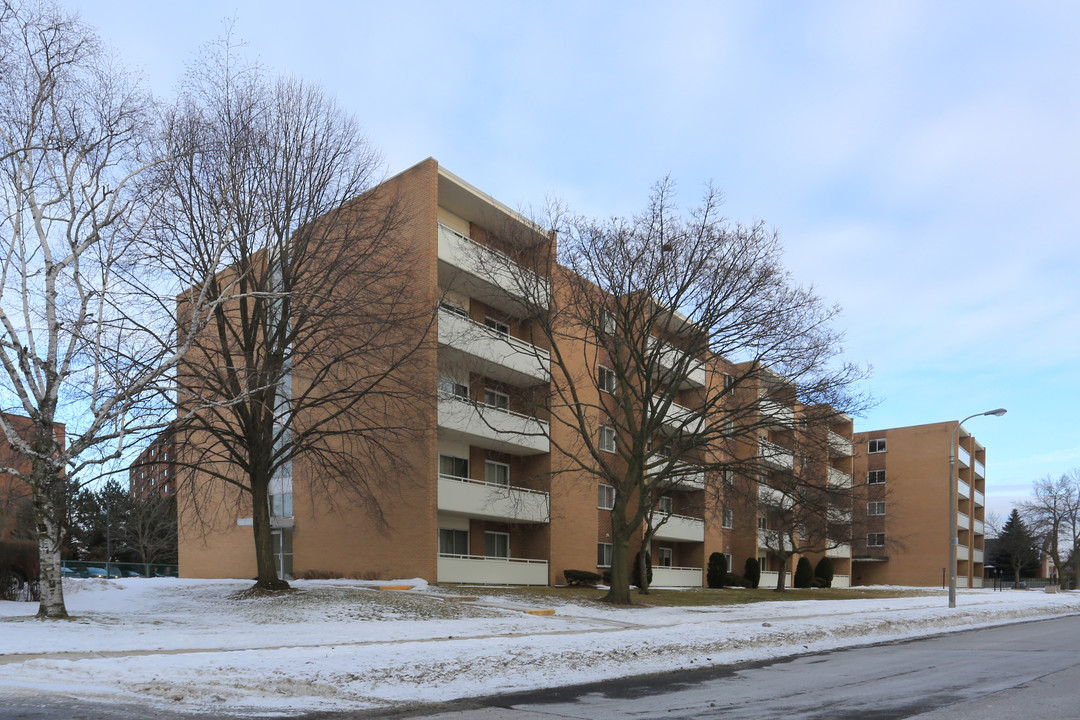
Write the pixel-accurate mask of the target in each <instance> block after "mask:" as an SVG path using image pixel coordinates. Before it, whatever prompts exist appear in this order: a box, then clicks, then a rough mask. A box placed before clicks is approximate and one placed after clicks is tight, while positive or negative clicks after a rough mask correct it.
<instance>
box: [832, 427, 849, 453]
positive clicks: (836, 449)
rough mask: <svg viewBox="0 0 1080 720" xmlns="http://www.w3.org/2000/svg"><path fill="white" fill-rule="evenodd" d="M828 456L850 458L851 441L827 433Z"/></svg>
mask: <svg viewBox="0 0 1080 720" xmlns="http://www.w3.org/2000/svg"><path fill="white" fill-rule="evenodd" d="M829 454H830V455H838V456H840V457H851V456H852V454H853V449H852V447H851V441H850V440H848V439H847V438H845V437H844V436H842V435H840V434H838V433H835V432H833V431H832V430H830V431H829Z"/></svg>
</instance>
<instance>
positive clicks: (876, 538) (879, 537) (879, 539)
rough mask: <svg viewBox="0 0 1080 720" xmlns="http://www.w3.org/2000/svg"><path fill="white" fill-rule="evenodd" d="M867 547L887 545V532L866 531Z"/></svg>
mask: <svg viewBox="0 0 1080 720" xmlns="http://www.w3.org/2000/svg"><path fill="white" fill-rule="evenodd" d="M866 547H885V533H866Z"/></svg>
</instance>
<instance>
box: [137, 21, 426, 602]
mask: <svg viewBox="0 0 1080 720" xmlns="http://www.w3.org/2000/svg"><path fill="white" fill-rule="evenodd" d="M167 125H168V132H167V135H166V136H165V138H164V139H163V143H164V144H165V148H164V150H163V151H162V153H163V154H165V155H168V156H171V157H175V158H178V160H177V161H176V162H173V163H170V164H168V165H166V166H162V167H161V169H160V171H159V172H158V173H156V174H155V176H154V178H153V181H154V182H155V183H156V184H158V185H160V186H161V187H163V188H166V189H167V197H166V200H165V202H163V203H162V204H161V205H160V206H159V207H158V209H157V213H156V214H155V217H154V224H153V230H154V232H155V234H156V236H157V238H158V248H159V253H160V255H161V257H162V264H163V267H165V268H166V269H167V271H168V272H170V273H172V274H173V276H174V277H176V278H179V279H180V280H181V281H182V282H183V283H188V284H190V285H191V287H192V290H191V291H190V292H183V293H181V295H180V297H179V301H178V307H179V317H178V319H177V322H178V324H179V326H180V327H181V328H183V327H184V326H185V323H186V321H187V307H188V306H189V305H190V304H191V303H193V302H198V301H199V299H198V298H196V297H193V294H194V293H198V292H202V290H201V288H202V287H203V285H205V288H206V293H207V295H208V297H209V298H211V299H212V300H214V301H217V302H218V305H217V306H216V311H215V313H214V314H213V317H212V318H211V320H210V322H209V324H208V326H207V327H206V328H205V330H204V331H202V332H200V333H198V334H197V336H196V337H195V339H194V341H193V345H192V348H191V350H190V352H188V353H187V355H186V356H185V358H184V360H183V363H182V364H181V366H180V372H179V375H178V385H179V392H178V397H177V401H178V407H179V416H178V419H177V421H176V425H175V429H176V434H177V445H178V447H179V448H180V449H181V451H180V452H179V453H178V458H177V469H178V476H179V480H180V485H181V494H180V503H181V508H180V512H181V516H182V517H184V516H185V515H186V516H187V517H188V518H201V519H203V520H209V519H210V518H211V517H212V515H213V514H214V513H216V512H219V511H222V509H223V507H224V506H225V504H229V507H224V509H225V510H226V511H231V510H232V509H233V508H235V507H236V504H237V503H239V502H250V512H251V515H252V527H253V532H254V536H255V550H256V561H257V566H258V579H257V583H256V587H257V588H260V589H263V590H274V589H278V588H283V587H287V586H288V585H287V583H286V582H285V581H284V580H283V579H281V578H279V576H278V572H277V568H276V567H275V563H274V554H273V546H272V522H273V521H272V519H271V518H272V516H291V515H292V511H291V497H292V491H293V473H294V468H297V467H299V465H300V464H302V465H303V467H304V471H303V474H304V478H305V483H306V485H307V487H308V488H309V490H311V491H312V492H321V491H322V492H323V494H324V496H326V497H328V498H329V497H334V496H338V495H342V496H346V495H347V496H350V497H351V498H352V499H353V500H355V501H356V502H358V503H361V504H363V505H364V506H365V507H366V508H367V509H368V510H369V511H370V513H371V515H372V517H374V518H376V519H378V518H379V504H378V497H379V495H380V493H382V492H384V491H388V490H390V489H392V487H393V485H394V483H390V482H389V481H388V478H392V477H394V476H395V473H394V472H393V469H394V467H395V463H396V462H397V450H398V447H397V446H395V443H398V442H401V441H402V440H403V439H404V438H406V437H408V436H409V435H410V433H413V432H414V428H415V426H416V421H414V420H412V419H411V417H414V416H415V415H416V413H415V412H413V403H415V402H416V395H415V394H414V392H413V389H412V386H411V384H410V375H413V374H414V372H413V371H414V369H415V363H416V362H417V361H418V360H417V358H418V353H417V351H418V349H419V348H421V347H423V344H424V343H425V342H427V340H426V338H427V329H428V327H429V325H430V323H431V322H432V318H433V317H434V308H433V307H431V306H429V305H424V304H423V303H422V302H420V301H418V300H417V295H416V294H415V293H412V292H410V288H409V282H410V279H411V274H410V273H411V259H410V257H408V255H407V253H408V246H407V244H405V243H399V242H397V238H396V236H395V232H396V231H397V229H398V227H399V224H400V222H401V221H402V219H403V210H402V206H401V204H400V203H399V200H398V198H397V197H396V196H394V195H393V193H391V192H389V191H386V190H374V191H373V190H371V188H372V187H373V185H374V182H375V181H376V180H377V179H378V177H377V174H378V172H379V170H380V164H379V161H378V157H377V155H376V153H375V152H374V151H373V149H372V148H371V146H370V144H369V143H368V142H367V140H366V139H365V138H364V137H363V136H362V134H361V132H360V128H359V125H358V124H357V122H356V120H355V119H353V118H352V117H351V116H349V115H348V114H346V113H345V112H344V111H343V110H342V109H341V108H340V107H339V106H338V105H336V104H335V103H334V102H333V101H332V100H331V99H330V98H328V97H327V96H326V95H325V94H324V93H323V92H322V91H321V90H320V89H318V88H316V87H312V86H310V85H308V84H306V83H304V82H302V81H299V80H295V79H287V78H270V77H268V76H267V75H266V73H265V72H264V71H263V70H262V69H261V68H259V67H258V66H255V65H250V64H245V63H243V62H241V61H240V60H239V59H238V57H237V55H236V52H235V48H234V47H233V46H232V45H231V41H230V40H229V39H228V38H226V39H225V40H224V41H223V42H222V43H221V44H220V45H219V46H217V47H214V48H211V49H210V50H209V51H208V54H207V55H206V56H205V57H204V58H202V60H201V62H200V63H199V64H197V65H196V66H195V67H194V69H193V70H192V71H191V72H190V73H189V75H188V77H187V80H186V83H185V85H184V87H183V90H182V93H181V97H180V100H179V102H178V103H177V104H176V106H175V108H173V109H172V111H171V113H170V117H169V120H168V123H167ZM219 247H223V248H224V254H223V255H222V256H220V257H219V256H218V255H217V248H219ZM213 487H216V488H217V489H216V490H214V489H212V488H213ZM331 488H332V489H334V490H335V492H334V493H330V492H325V491H328V490H330V489H331ZM244 498H247V500H244Z"/></svg>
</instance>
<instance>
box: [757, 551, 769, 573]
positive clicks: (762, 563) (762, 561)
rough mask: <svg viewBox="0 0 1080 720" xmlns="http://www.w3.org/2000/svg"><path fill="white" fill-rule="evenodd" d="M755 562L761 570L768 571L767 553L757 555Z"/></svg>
mask: <svg viewBox="0 0 1080 720" xmlns="http://www.w3.org/2000/svg"><path fill="white" fill-rule="evenodd" d="M757 562H758V567H759V568H761V572H768V570H769V556H768V555H759V556H758V559H757Z"/></svg>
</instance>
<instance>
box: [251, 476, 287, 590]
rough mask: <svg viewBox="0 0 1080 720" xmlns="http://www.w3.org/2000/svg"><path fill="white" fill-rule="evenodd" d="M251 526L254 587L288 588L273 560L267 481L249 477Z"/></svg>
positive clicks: (267, 588) (268, 588) (266, 588)
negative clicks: (256, 573) (252, 534)
mask: <svg viewBox="0 0 1080 720" xmlns="http://www.w3.org/2000/svg"><path fill="white" fill-rule="evenodd" d="M251 481H252V482H251V506H252V507H251V527H252V531H253V532H254V533H255V563H256V566H257V568H258V577H257V578H256V579H255V587H256V588H259V589H261V590H270V591H276V590H288V589H289V583H288V582H286V581H285V580H282V579H281V578H279V577H278V574H277V564H276V563H275V562H274V544H273V539H272V537H271V532H272V528H271V527H270V497H269V494H268V492H267V490H268V488H269V483H268V482H265V481H261V479H260V478H255V477H252V478H251Z"/></svg>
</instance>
